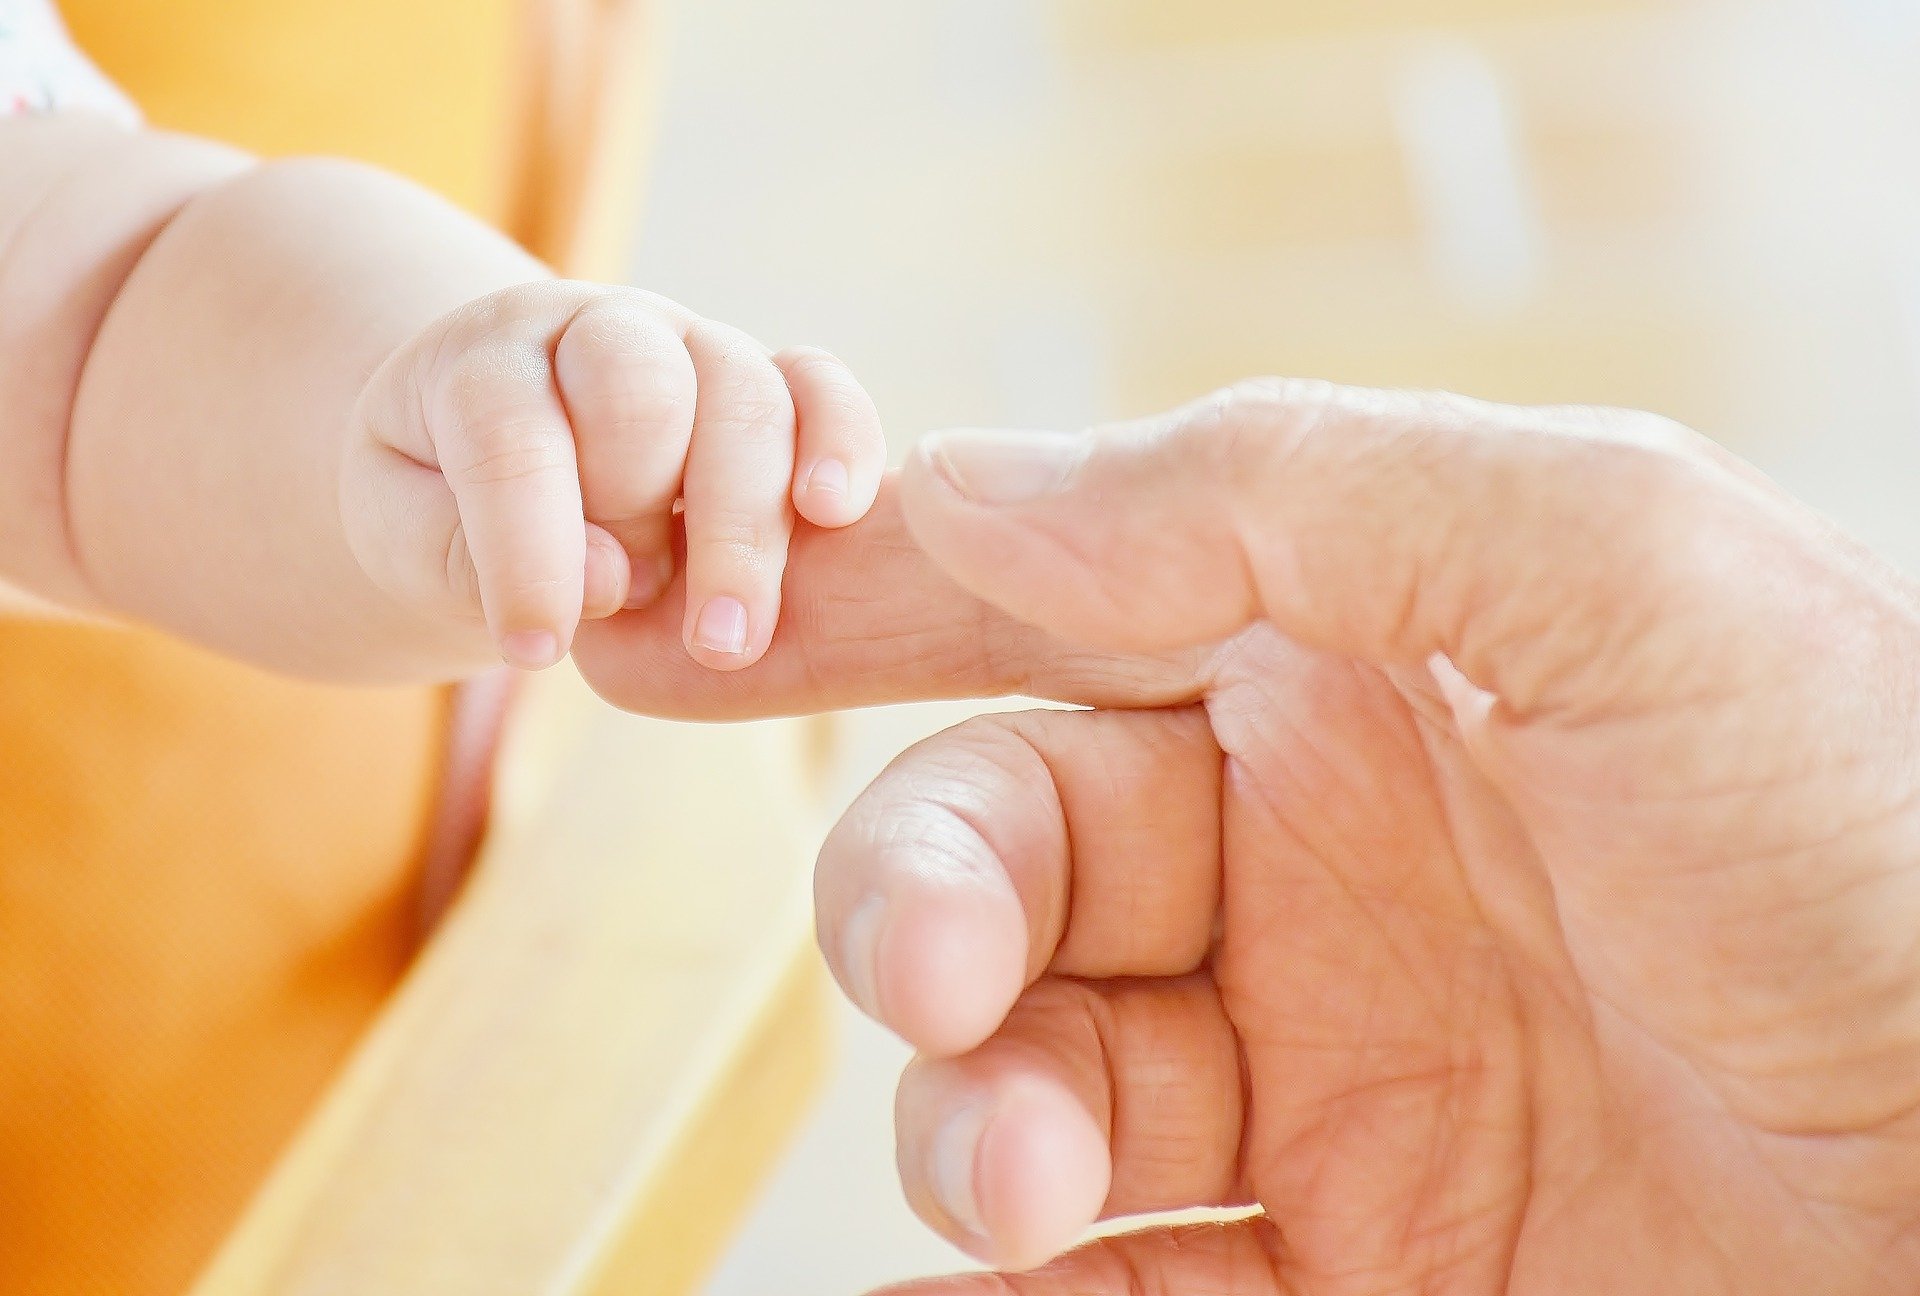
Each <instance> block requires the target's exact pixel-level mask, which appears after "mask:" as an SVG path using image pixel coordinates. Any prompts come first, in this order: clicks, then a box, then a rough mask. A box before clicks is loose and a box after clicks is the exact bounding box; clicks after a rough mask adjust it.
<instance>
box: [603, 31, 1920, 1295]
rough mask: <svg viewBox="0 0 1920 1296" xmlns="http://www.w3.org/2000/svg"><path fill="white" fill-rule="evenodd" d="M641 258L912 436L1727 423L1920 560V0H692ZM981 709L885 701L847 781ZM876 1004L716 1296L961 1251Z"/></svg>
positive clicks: (667, 287)
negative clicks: (1216, 401) (1380, 410)
mask: <svg viewBox="0 0 1920 1296" xmlns="http://www.w3.org/2000/svg"><path fill="white" fill-rule="evenodd" d="M668 7H669V9H670V11H671V12H670V14H669V18H670V21H669V23H668V25H667V27H666V30H665V32H664V34H663V38H664V40H665V41H666V42H667V48H666V49H665V51H664V53H665V58H664V60H663V61H664V64H665V66H666V68H667V69H668V81H667V84H666V88H665V91H664V93H665V101H664V105H663V107H664V112H663V116H662V118H661V121H660V127H661V129H660V137H659V142H658V149H659V152H658V156H657V158H656V166H655V168H654V179H653V182H652V190H651V198H650V203H649V208H648V210H647V212H646V214H645V219H644V222H643V227H642V237H640V239H639V242H638V244H637V265H638V271H637V278H638V281H639V282H641V283H643V284H645V285H647V286H648V287H651V288H655V289H658V290H660V291H662V292H665V293H667V294H669V295H671V296H674V297H677V298H679V299H680V300H683V301H685V302H687V303H688V304H690V305H691V306H693V307H695V308H696V309H699V310H701V311H703V312H705V313H707V314H710V315H713V316H715V317H717V318H721V319H726V320H729V321H731V322H735V323H738V324H741V325H743V326H745V327H747V328H749V329H751V330H753V331H755V332H757V333H758V334H759V335H760V336H762V337H763V338H764V339H766V340H767V341H769V342H772V343H775V344H785V343H788V342H798V341H807V342H815V343H819V344H822V345H825V346H828V347H831V348H833V349H835V350H837V351H839V352H840V353H842V354H843V355H844V356H845V357H846V358H847V359H848V360H849V361H851V362H852V363H853V365H854V367H855V368H856V370H857V371H858V372H859V373H860V374H861V375H862V376H863V377H864V378H865V379H866V380H867V382H868V383H869V384H870V386H871V387H872V390H873V392H874V394H875V396H876V397H877V399H878V401H879V403H880V407H881V410H882V412H883V413H884V414H885V415H886V417H887V420H888V423H889V426H890V428H891V432H892V435H893V437H894V441H895V448H896V452H897V451H898V450H899V449H900V448H902V447H905V446H906V445H908V444H910V443H911V441H912V440H913V439H914V438H915V437H916V436H917V435H918V434H920V433H921V432H922V431H924V430H926V429H928V428H930V427H934V426H938V425H943V424H994V425H1003V424H1004V425H1017V426H1047V425H1055V426H1059V425H1074V424H1081V423H1085V422H1089V421H1093V420H1099V419H1106V418H1112V417H1120V416H1128V415H1133V414H1140V413H1145V412H1149V411H1152V410H1156V409H1159V408H1162V407H1165V406H1169V405H1172V404H1175V403H1177V402H1179V401H1182V400H1185V399H1187V398H1189V397H1192V396H1195V395H1198V394H1200V393H1202V392H1204V391H1206V390H1208V389H1210V388H1212V387H1215V386H1217V385H1220V384H1223V383H1226V382H1228V381H1231V380H1233V379H1235V378H1240V377H1247V376H1252V375H1257V374H1290V375H1304V376H1313V377H1323V378H1332V379H1338V380H1343V381H1348V382H1355V383H1362V384H1367V385H1376V386H1383V385H1384V386H1422V387H1427V386H1433V387H1446V388H1453V389H1458V390H1462V391H1465V392H1468V393H1471V394H1474V395H1479V396H1486V397H1492V398H1498V399H1505V400H1513V401H1523V402H1568V401H1571V402H1604V403H1610V404H1624V405H1633V406H1641V407H1645V408H1649V409H1653V410H1657V411H1659V412H1661V413H1665V414H1668V415H1671V416H1673V417H1675V418H1677V419H1680V420H1682V421H1684V422H1687V423H1690V424H1692V425H1693V426H1695V427H1698V428H1700V429H1702V430H1704V431H1706V432H1708V433H1710V434H1712V435H1713V436H1715V437H1717V438H1719V439H1720V440H1722V441H1724V442H1725V443H1726V444H1728V445H1729V446H1731V447H1733V448H1734V449H1735V450H1737V451H1738V452H1740V453H1741V454H1743V455H1746V456H1747V457H1749V458H1751V459H1753V460H1755V461H1757V462H1758V463H1759V464H1760V465H1761V466H1763V467H1764V468H1765V469H1767V470H1768V471H1770V472H1772V473H1773V474H1775V475H1776V476H1777V477H1779V478H1780V479H1781V480H1783V481H1784V482H1785V483H1786V485H1787V486H1789V487H1790V488H1791V489H1793V490H1794V491H1796V492H1798V493H1799V494H1801V495H1802V496H1804V497H1806V498H1808V499H1810V500H1811V501H1813V502H1814V503H1815V504H1816V505H1818V506H1819V507H1821V508H1823V509H1825V510H1826V511H1828V512H1830V513H1831V514H1833V515H1834V516H1836V517H1837V518H1839V519H1840V520H1841V521H1843V522H1844V523H1845V524H1846V525H1848V526H1849V527H1851V528H1852V529H1853V530H1855V531H1856V532H1858V533H1860V534H1862V535H1863V536H1865V537H1866V538H1867V539H1869V540H1870V541H1872V542H1873V543H1874V544H1876V545H1878V546H1879V547H1880V548H1881V549H1882V550H1883V551H1885V552H1887V553H1889V554H1890V555H1891V556H1893V557H1894V558H1895V559H1896V561H1898V562H1900V563H1902V564H1903V565H1906V566H1908V567H1909V568H1920V504H1916V495H1917V494H1920V2H1916V0H1748V2H1745V3H1725V4H1722V3H1705V2H1701V3H1688V2H1685V0H1368V2H1366V3H1356V2H1355V0H1183V2H1182V3H1178V4H1169V3H1166V2H1165V0H912V2H911V3H901V0H809V2H808V3H804V4H796V3H792V2H791V0H785V2H778V0H679V3H677V4H672V5H669V6H668ZM953 716H954V712H953V711H952V710H951V709H946V710H940V709H935V710H927V709H918V710H912V711H907V712H902V713H893V714H885V715H875V716H869V717H865V718H863V719H862V720H861V721H859V722H858V724H857V727H856V729H855V739H854V741H853V743H852V750H851V752H850V754H849V756H848V758H847V760H846V761H845V762H844V766H845V768H844V771H843V775H844V777H843V782H844V785H845V786H844V789H843V796H844V795H850V794H851V792H852V790H853V789H854V788H855V787H857V786H858V784H859V783H861V782H862V781H864V778H865V777H866V776H867V775H869V774H870V773H871V772H872V771H873V770H874V768H875V767H876V766H877V765H878V763H879V762H880V761H881V760H883V759H884V758H885V756H886V755H887V754H890V753H891V752H894V751H897V750H898V749H899V747H900V746H901V745H902V744H903V743H904V742H905V741H907V740H908V739H910V738H912V737H913V736H915V735H916V734H917V733H920V732H925V731H929V730H931V729H933V728H936V727H938V726H940V725H942V724H944V723H946V722H948V721H950V720H951V719H952V718H953ZM903 1061H904V1054H903V1052H902V1051H901V1050H899V1049H898V1047H897V1046H895V1045H893V1044H892V1043H891V1042H890V1041H888V1040H886V1039H885V1038H884V1037H882V1036H881V1035H880V1034H879V1033H878V1032H877V1031H874V1030H873V1029H871V1028H869V1027H867V1026H865V1025H864V1024H862V1023H860V1022H858V1021H855V1020H852V1019H851V1018H849V1020H848V1021H847V1023H846V1029H845V1031H844V1032H843V1035H842V1039H841V1061H840V1068H839V1070H840V1076H839V1079H838V1081H837V1082H836V1085H835V1088H834V1090H833V1092H832V1094H831V1095H830V1097H829V1099H828V1101H827V1103H826V1104H825V1106H824V1107H823V1108H822V1110H821V1111H820V1114H819V1115H818V1117H817V1118H816V1119H815V1120H814V1122H813V1124H812V1125H811V1127H810V1128H809V1129H808V1131H807V1132H806V1133H805V1134H804V1136H803V1137H802V1139H801V1141H800V1143H799V1145H798V1147H797V1148H796V1150H795V1151H794V1153H793V1154H792V1156H791V1157H790V1159H789V1161H788V1162H787V1164H786V1167H785V1169H784V1170H783V1171H782V1173H781V1175H780V1176H779V1178H778V1179H777V1180H776V1182H775V1183H774V1184H773V1185H772V1186H771V1187H770V1189H769V1190H768V1192H767V1193H766V1195H765V1197H764V1199H763V1201H762V1203H761V1206H760V1208H759V1210H758V1213H757V1214H756V1216H755V1218H754V1220H753V1222H752V1223H751V1225H750V1227H749V1228H748V1230H747V1232H746V1234H745V1235H744V1236H743V1238H742V1239H741V1240H740V1242H739V1243H738V1245H737V1246H736V1248H735V1250H734V1252H733V1254H732V1256H731V1258H730V1259H729V1261H728V1263H727V1265H726V1267H725V1269H724V1270H723V1271H722V1272H721V1274H720V1275H719V1276H718V1277H717V1279H716V1280H715V1281H714V1283H713V1285H712V1287H711V1289H710V1290H711V1293H712V1296H749V1294H754V1296H761V1294H766V1293H775V1292H777V1293H780V1296H847V1294H848V1293H852V1292H857V1291H859V1290H862V1289H863V1288H864V1286H866V1285H868V1284H872V1283H877V1282H880V1281H883V1280H887V1279H892V1278H898V1277H904V1276H908V1275H911V1274H915V1273H922V1272H927V1271H931V1270H938V1269H942V1268H945V1267H948V1266H951V1265H954V1264H957V1263H959V1258H958V1257H957V1256H956V1255H954V1254H953V1253H952V1252H950V1251H948V1250H946V1249H945V1248H944V1247H943V1246H942V1245H941V1244H939V1243H938V1242H937V1241H935V1240H934V1239H932V1238H931V1236H930V1235H929V1234H927V1233H925V1232H924V1231H923V1230H921V1229H920V1228H919V1226H918V1225H917V1224H915V1223H914V1222H913V1221H912V1219H911V1217H910V1216H909V1215H908V1214H907V1212H906V1210H905V1208H904V1207H903V1206H901V1205H900V1204H899V1201H898V1194H897V1190H896V1188H895V1186H894V1181H893V1173H892V1164H891V1157H892V1152H891V1131H890V1126H889V1120H888V1112H889V1110H890V1093H891V1087H892V1081H893V1077H894V1075H895V1073H896V1072H897V1071H898V1069H899V1066H900V1065H901V1063H902V1062H903Z"/></svg>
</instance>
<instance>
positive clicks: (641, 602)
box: [626, 555, 673, 611]
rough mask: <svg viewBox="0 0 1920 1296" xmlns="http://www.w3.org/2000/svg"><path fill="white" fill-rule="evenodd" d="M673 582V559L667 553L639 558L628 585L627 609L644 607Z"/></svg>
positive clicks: (634, 565)
mask: <svg viewBox="0 0 1920 1296" xmlns="http://www.w3.org/2000/svg"><path fill="white" fill-rule="evenodd" d="M672 583H673V559H671V558H668V557H666V556H665V555H658V556H655V557H652V558H641V559H637V560H636V561H635V562H634V564H633V577H632V579H631V581H629V583H628V585H627V603H626V606H627V609H628V610H629V611H631V610H633V609H634V608H643V607H646V606H647V605H648V604H650V603H652V602H653V601H654V600H655V599H657V598H659V597H660V595H661V594H663V593H665V592H666V588H667V586H669V585H671V584H672Z"/></svg>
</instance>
